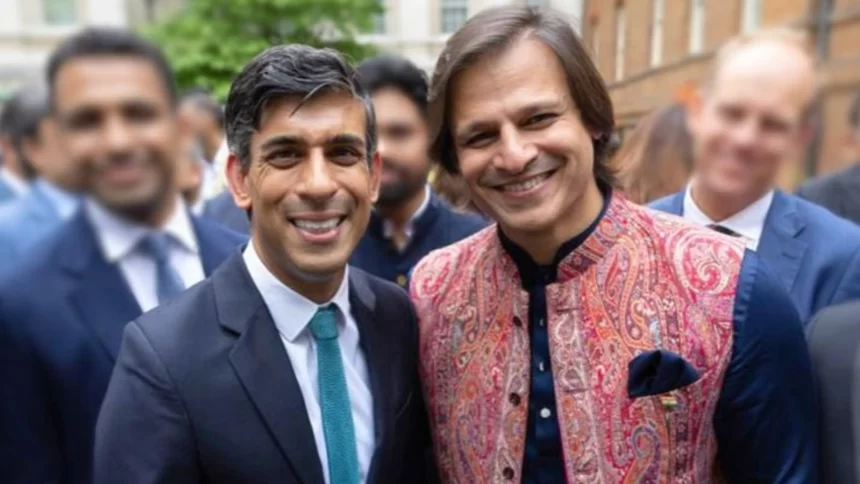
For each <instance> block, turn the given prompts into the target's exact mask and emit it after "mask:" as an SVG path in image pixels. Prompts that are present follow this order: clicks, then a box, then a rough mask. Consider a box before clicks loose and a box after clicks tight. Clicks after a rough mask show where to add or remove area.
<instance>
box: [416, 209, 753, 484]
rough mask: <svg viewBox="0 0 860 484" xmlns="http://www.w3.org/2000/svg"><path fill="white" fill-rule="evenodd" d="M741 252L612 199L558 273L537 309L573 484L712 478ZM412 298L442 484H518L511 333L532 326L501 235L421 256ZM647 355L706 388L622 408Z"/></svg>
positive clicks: (514, 336) (522, 384)
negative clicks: (670, 359)
mask: <svg viewBox="0 0 860 484" xmlns="http://www.w3.org/2000/svg"><path fill="white" fill-rule="evenodd" d="M743 251H744V247H743V244H742V243H741V242H739V241H734V240H729V239H728V238H727V237H723V236H720V235H717V234H715V233H714V232H712V231H710V230H707V229H703V228H698V227H694V226H691V225H689V224H687V223H685V222H683V221H682V220H681V219H679V218H676V217H673V216H670V215H662V214H657V213H655V212H653V211H650V210H649V209H646V208H643V207H639V206H636V205H633V204H632V203H630V202H628V201H626V200H625V199H624V198H623V197H622V196H620V195H614V196H613V198H612V199H611V200H610V202H609V207H608V208H607V211H606V215H605V216H604V218H603V219H602V220H601V221H600V222H599V223H598V226H597V228H596V230H595V231H594V233H593V234H592V235H591V236H590V237H589V238H588V239H587V240H586V241H585V242H584V243H583V244H582V245H580V246H579V247H578V248H576V249H575V250H574V251H573V252H572V253H571V254H570V255H569V256H567V257H566V258H565V259H564V260H563V261H562V262H561V264H560V265H559V269H558V282H557V283H554V284H551V285H549V286H548V287H547V289H546V298H547V313H548V316H549V318H548V325H549V326H548V330H549V334H550V353H551V358H552V367H553V368H554V371H553V376H554V385H555V394H556V398H557V406H558V418H559V427H560V431H561V435H562V444H563V454H564V464H565V470H566V474H567V479H568V482H572V483H573V482H577V483H588V484H595V483H628V482H629V483H649V482H654V483H656V482H660V483H690V484H693V483H695V484H699V483H705V482H712V481H714V480H715V479H716V476H715V457H716V450H717V449H716V439H715V436H714V431H713V426H712V418H713V414H714V409H715V407H716V403H717V400H718V397H719V393H720V387H721V385H722V381H723V376H724V373H725V369H726V367H727V365H728V362H729V359H730V356H731V348H732V334H733V332H732V329H733V328H732V309H733V306H734V298H735V287H736V285H737V281H738V275H739V271H740V267H741V261H742V258H743ZM411 291H412V299H413V301H414V303H415V306H416V310H417V312H418V316H419V319H420V324H421V346H420V351H421V373H422V379H423V387H424V392H425V396H426V399H427V405H428V411H429V413H430V422H431V426H432V433H433V440H434V450H435V453H436V459H437V464H438V466H439V472H440V475H441V477H442V480H443V482H447V483H459V484H478V483H496V482H509V481H513V482H519V481H520V480H521V478H522V476H521V474H520V471H521V468H522V462H523V453H524V447H525V438H526V419H527V408H526V406H527V402H528V397H529V395H528V392H529V341H528V334H529V333H528V328H527V325H525V324H516V323H515V322H520V321H528V293H527V292H526V291H525V290H524V289H523V288H522V286H521V284H520V278H519V275H518V273H517V268H516V266H515V264H514V262H513V260H512V259H511V258H510V257H509V256H508V255H507V253H506V252H505V251H504V249H503V248H502V246H501V243H500V241H499V238H498V235H497V231H496V228H495V227H490V228H487V229H485V230H483V231H482V232H479V233H477V234H476V235H474V236H472V237H471V238H469V239H465V240H463V241H461V242H459V243H457V244H454V245H452V246H449V247H446V248H444V249H441V250H438V251H435V252H433V253H431V254H430V255H429V256H427V257H426V258H425V259H424V260H423V261H422V262H421V263H419V265H418V266H417V267H416V268H415V270H414V273H413V277H412V283H411ZM654 349H664V350H668V351H672V352H675V353H677V354H679V355H681V356H682V357H683V358H684V359H686V360H687V361H688V362H689V363H691V364H692V365H693V366H694V367H695V368H696V369H698V370H699V371H700V373H701V375H702V377H701V378H700V379H699V380H698V381H696V382H695V383H693V384H692V385H690V386H687V387H684V388H682V389H680V390H677V391H675V392H672V393H671V394H670V395H664V396H650V397H642V398H636V399H631V398H629V397H628V395H627V387H626V385H627V376H628V375H627V374H628V369H627V368H628V363H629V362H630V360H631V359H633V358H634V357H635V356H637V355H638V354H640V353H641V352H643V351H648V350H654ZM667 396H669V397H671V402H672V404H671V405H667V404H666V402H667V400H666V399H665V397H667ZM675 404H676V405H675Z"/></svg>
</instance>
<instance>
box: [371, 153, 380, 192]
mask: <svg viewBox="0 0 860 484" xmlns="http://www.w3.org/2000/svg"><path fill="white" fill-rule="evenodd" d="M381 180H382V156H380V155H379V152H378V151H377V152H374V153H373V157H372V158H371V159H370V201H371V202H373V203H376V201H377V200H379V184H380V183H381Z"/></svg>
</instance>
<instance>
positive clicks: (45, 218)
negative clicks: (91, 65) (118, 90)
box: [0, 86, 82, 272]
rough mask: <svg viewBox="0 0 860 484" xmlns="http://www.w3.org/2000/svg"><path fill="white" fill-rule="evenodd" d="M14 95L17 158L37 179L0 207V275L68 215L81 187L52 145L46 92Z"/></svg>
mask: <svg viewBox="0 0 860 484" xmlns="http://www.w3.org/2000/svg"><path fill="white" fill-rule="evenodd" d="M20 96H21V97H22V99H23V100H24V102H23V109H22V110H21V118H20V119H19V121H18V122H19V123H20V124H21V127H22V131H21V137H22V139H21V154H22V156H24V157H25V158H26V159H27V160H28V161H29V162H30V163H31V164H32V165H33V167H34V168H35V169H36V172H37V173H38V174H39V175H38V177H37V178H36V179H35V180H34V181H33V182H32V184H31V187H30V191H29V192H28V193H27V194H26V195H24V196H23V197H21V198H18V199H15V200H14V201H12V202H10V203H7V204H5V205H3V206H2V207H0V261H4V263H3V264H2V265H0V272H5V271H9V270H11V269H12V268H13V267H15V265H16V264H15V261H16V260H17V258H18V257H20V256H21V255H23V254H24V252H25V251H27V250H29V249H31V248H32V247H33V244H35V243H37V242H38V241H39V240H41V239H42V238H43V237H45V235H46V234H48V233H50V232H51V230H53V229H56V228H57V227H59V226H60V225H61V224H62V222H64V221H66V220H68V219H69V218H71V217H72V215H73V214H74V213H75V211H76V210H77V208H78V192H79V191H80V189H81V185H82V180H81V170H78V169H77V167H75V165H73V164H72V163H69V161H68V159H67V158H66V157H65V156H64V155H63V154H62V153H61V152H60V150H59V148H58V147H57V139H56V133H55V129H54V125H53V122H52V121H51V119H50V116H49V109H50V108H49V105H48V93H47V91H46V90H45V89H44V88H43V87H41V86H33V87H26V88H24V89H23V90H22V91H21V93H20Z"/></svg>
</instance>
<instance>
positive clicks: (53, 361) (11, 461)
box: [0, 211, 244, 484]
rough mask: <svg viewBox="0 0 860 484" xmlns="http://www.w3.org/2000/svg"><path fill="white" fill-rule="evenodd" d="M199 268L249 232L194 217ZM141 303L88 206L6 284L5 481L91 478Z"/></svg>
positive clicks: (1, 297)
mask: <svg viewBox="0 0 860 484" xmlns="http://www.w3.org/2000/svg"><path fill="white" fill-rule="evenodd" d="M192 220H193V225H194V230H195V233H196V235H197V240H198V244H199V247H200V254H201V259H202V261H201V262H202V264H203V269H204V271H205V272H206V273H207V274H211V273H212V271H214V270H215V268H216V267H218V266H219V265H220V264H221V262H223V261H224V260H225V259H226V258H227V257H228V256H229V254H230V253H231V252H232V251H233V249H234V248H235V247H237V246H238V245H239V244H241V243H242V241H243V240H244V237H242V236H240V235H238V234H235V233H233V232H231V231H228V230H227V229H223V228H221V227H219V226H216V225H215V224H213V223H211V222H205V221H202V220H199V219H192ZM140 313H141V309H140V307H139V305H138V303H137V300H136V299H135V297H134V295H133V294H132V292H131V290H130V289H129V287H128V285H127V283H126V281H125V279H124V278H123V276H122V273H121V272H120V270H119V268H118V267H117V266H116V265H115V264H110V263H108V262H107V261H106V260H105V258H104V256H103V255H102V251H101V250H100V247H99V245H98V242H97V239H96V234H95V232H94V230H93V228H92V226H91V225H90V223H89V221H88V219H87V217H86V215H85V211H80V212H79V213H78V214H77V215H76V216H75V217H73V218H72V219H71V220H70V221H69V222H67V223H66V224H65V225H64V226H62V227H60V228H59V229H58V230H57V231H56V232H54V233H53V234H51V235H50V236H48V238H47V239H45V240H43V241H41V242H39V243H38V244H37V246H36V247H34V248H32V249H30V251H29V252H28V254H27V256H26V259H25V260H24V261H22V262H21V264H20V265H19V266H18V267H16V268H15V270H14V271H12V272H11V273H10V274H6V275H5V276H4V277H3V279H2V281H0V434H2V435H1V436H0V482H4V483H5V482H9V483H13V482H14V483H18V482H66V483H81V484H84V483H90V482H91V479H92V473H91V471H92V455H93V454H92V449H93V440H94V433H95V424H96V418H97V416H98V412H99V408H100V406H101V402H102V398H103V397H104V394H105V390H106V389H107V385H108V380H109V379H110V374H111V371H112V369H113V366H114V362H115V360H116V356H117V353H118V351H119V346H120V341H121V339H122V332H123V329H124V327H125V325H126V324H127V323H128V322H129V321H132V320H133V319H135V318H137V317H138V316H140Z"/></svg>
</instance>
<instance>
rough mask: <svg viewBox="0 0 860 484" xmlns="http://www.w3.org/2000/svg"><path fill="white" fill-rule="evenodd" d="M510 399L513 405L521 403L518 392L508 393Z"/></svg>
mask: <svg viewBox="0 0 860 484" xmlns="http://www.w3.org/2000/svg"><path fill="white" fill-rule="evenodd" d="M508 401H509V402H511V405H513V406H515V407H516V406H517V405H519V404H520V396H519V395H517V394H516V393H511V394H510V395H508Z"/></svg>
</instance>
